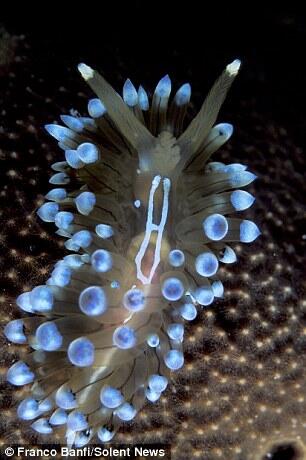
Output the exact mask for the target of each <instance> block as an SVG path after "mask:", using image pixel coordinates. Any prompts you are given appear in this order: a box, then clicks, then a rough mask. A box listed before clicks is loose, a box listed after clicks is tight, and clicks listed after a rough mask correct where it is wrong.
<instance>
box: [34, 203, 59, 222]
mask: <svg viewBox="0 0 306 460" xmlns="http://www.w3.org/2000/svg"><path fill="white" fill-rule="evenodd" d="M58 211H59V206H58V204H57V203H44V204H43V205H42V206H41V207H40V208H39V209H38V211H37V215H38V216H39V217H40V218H41V220H43V221H44V222H54V220H55V216H56V214H57V213H58Z"/></svg>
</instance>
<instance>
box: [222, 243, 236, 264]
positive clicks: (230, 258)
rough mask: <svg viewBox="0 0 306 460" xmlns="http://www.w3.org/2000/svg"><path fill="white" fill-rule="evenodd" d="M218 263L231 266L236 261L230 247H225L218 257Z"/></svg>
mask: <svg viewBox="0 0 306 460" xmlns="http://www.w3.org/2000/svg"><path fill="white" fill-rule="evenodd" d="M219 260H220V262H223V263H224V264H233V263H234V262H236V260H237V256H236V254H235V251H234V250H233V249H232V248H231V247H230V246H227V245H226V246H225V247H224V249H223V254H222V255H221V257H219Z"/></svg>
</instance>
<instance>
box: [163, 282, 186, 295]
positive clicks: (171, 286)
mask: <svg viewBox="0 0 306 460" xmlns="http://www.w3.org/2000/svg"><path fill="white" fill-rule="evenodd" d="M184 292H185V289H184V286H183V283H182V282H181V280H179V279H178V278H174V277H173V278H167V279H166V280H165V281H164V282H163V285H162V294H163V296H164V297H165V299H167V300H171V301H176V300H179V299H180V298H181V297H182V296H183V295H184Z"/></svg>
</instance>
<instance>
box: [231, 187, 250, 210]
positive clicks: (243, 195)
mask: <svg viewBox="0 0 306 460" xmlns="http://www.w3.org/2000/svg"><path fill="white" fill-rule="evenodd" d="M254 201H255V197H254V196H253V195H251V194H250V193H248V192H246V191H244V190H235V191H234V192H233V193H232V194H231V203H232V205H233V207H234V208H235V209H236V211H244V210H245V209H248V208H249V207H250V206H252V204H253V203H254Z"/></svg>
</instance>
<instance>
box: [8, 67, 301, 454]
mask: <svg viewBox="0 0 306 460" xmlns="http://www.w3.org/2000/svg"><path fill="white" fill-rule="evenodd" d="M14 75H16V76H14ZM43 77H44V78H45V77H46V76H45V75H43ZM38 78H39V77H38ZM21 79H22V81H26V82H27V84H28V85H29V87H30V88H31V90H30V91H27V93H26V94H27V96H25V92H24V87H25V85H24V84H23V85H22V86H21V85H20V84H19V85H18V82H20V81H21ZM6 81H7V82H8V83H9V84H10V83H11V88H10V87H9V86H8V89H7V90H6V94H4V95H3V96H4V97H5V98H10V100H11V101H12V104H11V105H10V106H9V107H8V108H7V109H6V113H2V116H3V120H1V126H2V127H3V130H2V134H1V138H2V146H1V149H2V150H1V156H2V158H3V159H4V160H6V162H5V164H6V165H7V167H6V169H4V168H3V169H2V172H3V173H4V174H3V177H2V178H1V185H2V190H1V192H0V194H1V201H2V203H1V209H2V211H3V214H2V218H3V224H2V226H1V244H2V245H3V248H5V251H2V268H1V273H2V275H3V282H1V286H3V293H2V294H1V299H0V300H1V302H2V305H3V309H2V311H3V315H2V319H3V323H5V322H7V320H8V319H9V318H13V317H15V315H16V314H17V311H16V309H14V308H13V302H12V299H13V298H14V297H15V295H16V291H20V290H22V289H23V288H24V287H26V286H27V287H28V288H30V287H31V286H33V285H34V284H38V283H40V282H41V281H42V280H43V279H45V277H46V274H47V273H48V270H49V267H50V266H51V264H52V263H54V261H55V260H56V259H57V258H58V257H59V256H60V255H61V253H62V249H60V248H61V244H62V243H61V242H60V241H59V240H58V241H57V240H55V239H54V238H52V239H51V238H50V236H49V234H48V233H47V232H46V231H45V230H44V228H43V226H42V225H40V224H38V222H37V220H36V217H35V216H34V210H35V209H34V208H35V206H37V205H38V204H39V202H40V198H41V197H38V198H37V193H38V192H39V193H41V191H42V190H43V191H45V189H44V185H42V184H46V183H47V180H46V170H47V166H48V165H49V163H50V162H52V161H54V160H55V158H56V157H55V154H53V153H52V149H53V146H52V144H51V143H50V144H45V143H47V142H49V141H48V140H47V138H46V137H45V136H44V134H42V131H41V130H38V129H37V127H38V126H40V123H41V120H42V119H46V116H48V117H49V119H50V121H53V118H52V117H54V118H55V114H56V112H57V108H55V107H53V106H52V104H51V103H50V94H49V88H48V85H47V88H46V87H45V86H44V84H43V82H37V77H36V79H35V82H34V81H33V84H31V75H30V73H29V74H26V75H24V74H23V75H22V76H21V74H20V68H19V67H18V65H17V66H16V67H13V69H12V71H11V75H10V77H7V78H6ZM49 86H50V87H51V88H54V87H55V85H54V84H52V85H50V84H49ZM18 88H19V93H22V96H23V97H22V102H20V99H19V98H18V96H20V94H19V95H18V94H16V89H17V93H18ZM77 88H79V83H78V82H77V78H76V80H75V81H73V84H72V85H71V87H70V90H71V91H73V90H76V89H77ZM37 93H38V94H40V95H41V96H40V97H37V96H35V94H37ZM47 94H48V97H47V96H44V95H47ZM62 94H65V92H64V91H63V92H62ZM53 96H54V95H52V99H54V100H63V99H64V98H62V97H61V98H59V97H53ZM79 98H80V99H79V100H80V101H82V100H83V99H82V95H80V96H79ZM48 100H49V104H50V105H49V106H48V107H46V106H47V104H48ZM13 101H16V106H15V107H14V102H13ZM64 103H65V102H64ZM66 103H67V106H66V108H67V109H68V108H70V104H71V102H70V100H69V97H68V96H67V100H66ZM28 104H31V107H30V109H31V111H29V107H28ZM77 104H78V105H79V106H80V107H74V108H80V109H81V106H82V103H81V102H80V103H78V102H77ZM83 104H84V103H83ZM47 108H48V109H49V110H48V111H47ZM47 112H48V113H47ZM29 114H30V115H29ZM4 119H5V123H4ZM229 119H233V116H230V117H229ZM15 120H17V123H16V121H15ZM235 125H236V126H237V127H238V129H237V130H236V135H235V137H234V139H233V140H232V141H231V143H230V144H229V146H228V147H226V148H223V151H222V152H221V153H220V154H219V159H220V160H221V161H225V162H226V161H229V160H230V161H237V162H240V161H241V162H243V161H244V159H245V156H246V155H247V156H248V164H249V165H250V167H252V170H253V171H254V172H255V173H257V174H258V175H259V176H260V178H261V179H260V181H259V182H258V183H257V184H256V186H255V188H256V197H257V206H256V210H255V212H256V215H255V216H252V215H251V213H250V218H253V217H254V219H255V220H256V221H257V222H258V223H259V224H260V226H261V229H262V230H263V237H262V238H261V241H260V242H258V243H257V244H256V245H253V246H252V247H251V248H248V250H247V251H245V250H244V254H241V256H240V257H239V259H240V264H239V266H237V267H234V269H233V267H231V270H230V271H226V270H224V271H223V281H224V283H225V286H226V297H225V300H223V301H222V302H218V303H216V304H214V307H212V308H208V309H207V310H206V311H205V312H203V314H202V315H201V317H198V318H197V320H196V322H194V323H193V324H192V325H190V326H189V329H188V331H187V334H186V337H187V344H186V361H187V364H186V366H185V368H184V369H183V370H182V371H181V372H180V373H179V374H178V375H177V376H176V379H175V382H174V384H173V386H172V388H171V389H172V394H171V390H170V391H168V393H167V397H165V398H163V399H162V400H161V401H160V403H159V404H158V405H157V406H154V407H152V408H150V410H149V411H147V410H144V411H143V412H142V413H141V414H140V416H139V418H138V419H137V420H136V421H135V423H134V424H133V425H132V426H131V427H130V428H125V430H124V432H122V434H120V435H119V439H120V440H124V441H128V442H135V441H147V442H150V441H151V442H152V441H154V440H157V439H159V440H160V439H161V440H164V441H167V442H170V443H171V444H172V451H173V458H174V459H177V460H178V459H184V458H186V457H189V458H200V459H201V458H203V460H204V459H215V458H216V459H217V458H228V459H233V460H234V459H243V460H246V459H247V460H251V459H254V460H257V459H261V458H263V457H264V455H266V454H267V453H269V452H271V451H272V449H273V446H274V445H275V444H276V445H277V444H291V443H294V444H296V446H297V449H299V450H300V452H302V451H303V449H304V455H305V450H306V447H305V445H304V446H303V440H305V438H306V436H305V435H306V433H305V431H306V427H305V426H304V425H305V416H304V414H305V409H306V407H305V406H306V402H305V400H304V398H305V385H306V379H305V371H304V369H305V361H306V359H305V348H306V325H305V310H306V297H305V284H304V283H305V282H304V280H303V268H304V266H303V254H304V252H303V251H305V235H304V233H303V232H304V231H305V230H303V225H305V208H304V205H303V196H304V195H305V182H304V181H303V177H302V172H303V170H304V169H305V160H304V159H303V157H302V152H301V150H300V149H299V148H297V147H296V146H295V145H294V144H293V143H292V142H291V141H290V138H289V136H288V135H287V132H286V130H285V129H283V128H279V127H278V126H277V125H276V124H275V123H274V122H273V121H269V120H262V117H261V116H259V115H258V113H257V112H256V111H255V108H254V103H253V102H252V101H246V102H244V103H243V104H241V107H240V113H239V116H236V119H235ZM42 140H43V143H42V144H41V142H42ZM50 152H51V153H50ZM289 154H290V155H289ZM288 177H290V180H288ZM25 178H27V180H25ZM251 192H252V190H251ZM304 228H305V226H304ZM237 251H238V255H239V252H240V251H239V247H237ZM242 266H243V267H244V269H243V270H241V267H242ZM15 353H16V348H15V346H14V345H10V346H7V347H6V349H5V352H4V354H3V357H2V363H3V364H2V370H1V373H2V374H3V375H4V373H5V370H6V368H7V367H8V365H9V364H10V363H11V362H12V361H13V358H14V357H15V356H16V355H15ZM21 392H22V391H20V393H19V394H16V393H15V394H14V396H11V395H10V390H9V389H6V391H5V392H2V403H3V406H4V410H3V411H2V414H1V415H2V420H3V425H2V430H3V433H5V434H3V435H2V441H3V440H4V439H7V438H8V437H9V438H10V440H11V441H12V440H15V441H17V440H19V439H20V438H21V436H23V438H24V440H25V442H27V440H28V439H29V437H28V434H27V433H23V434H21V432H20V431H18V430H20V427H19V422H18V421H16V420H14V421H13V422H11V421H10V418H9V417H8V416H13V414H14V410H12V409H11V407H12V404H13V403H14V398H16V397H17V398H19V397H20V399H21V398H22V394H21ZM9 421H10V423H9V428H8V422H9ZM138 433H141V434H138ZM31 436H32V435H31ZM266 458H269V457H268V456H267V457H266ZM300 458H303V456H302V453H301V457H300Z"/></svg>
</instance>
